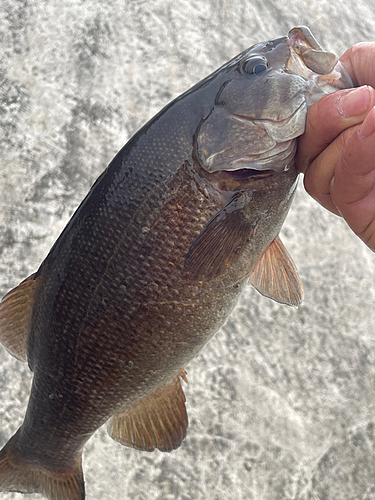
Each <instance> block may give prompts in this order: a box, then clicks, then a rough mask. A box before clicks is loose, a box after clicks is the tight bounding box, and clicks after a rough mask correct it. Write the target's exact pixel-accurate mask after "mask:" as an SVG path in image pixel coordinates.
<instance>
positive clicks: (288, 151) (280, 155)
mask: <svg viewBox="0 0 375 500" xmlns="http://www.w3.org/2000/svg"><path fill="white" fill-rule="evenodd" d="M221 70H224V71H225V72H226V78H225V80H224V81H223V83H222V85H221V87H220V89H219V91H218V93H217V95H216V98H215V105H214V106H213V107H212V109H211V110H210V112H209V114H208V115H207V116H206V117H205V119H204V120H203V121H202V122H201V124H200V127H199V130H198V133H197V141H196V145H197V148H196V151H197V157H198V159H199V161H200V164H201V165H202V167H203V168H204V169H205V170H206V171H207V172H216V171H222V170H225V171H235V170H239V169H251V170H257V171H264V170H274V171H283V170H286V169H288V168H290V166H291V163H292V160H293V158H294V156H295V153H296V147H297V142H296V139H297V137H298V136H300V135H302V134H303V132H304V130H305V123H306V114H307V110H308V108H309V107H310V106H311V105H312V104H313V103H314V102H315V101H317V100H318V99H320V98H321V97H323V96H324V95H325V94H328V93H330V92H334V91H336V90H338V89H343V88H349V87H352V86H353V82H352V80H351V78H350V76H349V74H348V73H347V71H346V69H345V68H344V66H343V65H342V64H341V62H340V61H339V60H338V57H337V56H336V55H335V54H333V53H332V52H327V51H324V50H323V49H322V48H321V46H320V45H319V44H318V42H317V41H316V40H315V38H314V37H313V35H312V33H311V32H310V30H309V29H308V28H307V27H305V26H299V27H296V28H293V29H291V30H290V32H289V34H288V36H283V37H279V38H275V39H272V40H268V41H266V42H262V43H258V44H256V45H254V46H253V47H251V48H249V49H248V50H246V51H244V52H242V53H241V54H239V55H238V56H237V57H235V58H234V59H232V60H231V61H230V62H229V63H228V64H227V65H226V66H224V67H223V68H221Z"/></svg>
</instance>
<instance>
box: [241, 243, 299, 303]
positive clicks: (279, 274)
mask: <svg viewBox="0 0 375 500" xmlns="http://www.w3.org/2000/svg"><path fill="white" fill-rule="evenodd" d="M250 283H251V284H252V285H253V286H254V287H255V288H256V289H257V290H258V292H260V293H261V294H262V295H265V296H266V297H269V298H271V299H273V300H276V302H280V303H281V304H287V305H290V306H298V305H299V304H300V303H301V302H302V300H303V286H302V282H301V278H300V277H299V274H298V270H297V268H296V265H295V264H294V262H293V260H292V258H291V256H290V255H289V252H288V250H287V249H286V248H285V247H284V245H283V243H282V241H281V240H280V238H279V237H278V236H277V237H276V238H275V239H274V240H273V242H272V243H271V244H270V246H269V247H268V248H267V250H266V251H265V252H263V254H262V256H261V258H260V259H259V260H258V263H257V265H256V266H255V269H254V271H253V273H252V274H251V276H250Z"/></svg>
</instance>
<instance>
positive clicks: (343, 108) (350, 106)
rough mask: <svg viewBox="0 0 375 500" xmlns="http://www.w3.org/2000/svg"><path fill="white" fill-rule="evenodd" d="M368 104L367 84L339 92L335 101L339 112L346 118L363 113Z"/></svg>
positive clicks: (368, 90)
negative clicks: (345, 91) (342, 92)
mask: <svg viewBox="0 0 375 500" xmlns="http://www.w3.org/2000/svg"><path fill="white" fill-rule="evenodd" d="M369 104H370V89H369V87H368V86H367V85H364V86H363V87H359V88H356V89H351V90H349V91H348V92H347V93H345V94H341V95H340V97H339V100H338V103H337V108H338V110H339V112H340V113H341V114H342V115H343V116H345V117H346V118H350V117H352V116H361V115H364V114H365V113H366V111H367V108H368V106H369Z"/></svg>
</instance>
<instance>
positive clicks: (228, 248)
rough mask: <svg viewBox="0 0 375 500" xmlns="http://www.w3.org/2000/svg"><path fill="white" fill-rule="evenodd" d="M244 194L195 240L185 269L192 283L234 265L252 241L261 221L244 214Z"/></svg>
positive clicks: (216, 217)
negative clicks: (257, 225)
mask: <svg viewBox="0 0 375 500" xmlns="http://www.w3.org/2000/svg"><path fill="white" fill-rule="evenodd" d="M244 197H245V195H242V194H241V195H237V196H235V197H234V198H233V199H232V200H231V201H230V202H229V203H228V204H227V205H226V206H225V207H224V208H222V209H221V210H220V211H219V212H218V213H217V214H216V215H215V216H214V217H213V218H212V219H211V220H210V222H209V223H208V224H207V226H206V227H205V228H204V229H203V231H202V232H201V233H200V234H199V236H198V237H197V238H196V239H195V240H194V241H193V243H192V245H191V247H190V249H189V251H188V253H187V255H186V259H185V269H186V270H188V271H189V273H190V278H191V279H193V280H203V279H207V280H209V279H212V278H216V277H218V276H220V274H222V273H223V272H224V271H225V270H226V269H228V268H229V267H231V266H233V264H235V263H236V261H237V260H238V259H239V257H240V256H241V254H242V251H243V249H244V248H245V246H246V243H247V242H248V241H249V240H250V239H251V238H252V236H253V234H254V230H255V227H256V224H257V222H258V219H256V218H255V219H254V218H253V219H252V218H247V217H246V215H245V213H244V210H243V208H244Z"/></svg>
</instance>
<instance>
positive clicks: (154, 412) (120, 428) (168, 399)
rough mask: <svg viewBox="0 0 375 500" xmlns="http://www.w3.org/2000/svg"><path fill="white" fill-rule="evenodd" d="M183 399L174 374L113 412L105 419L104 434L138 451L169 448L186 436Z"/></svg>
mask: <svg viewBox="0 0 375 500" xmlns="http://www.w3.org/2000/svg"><path fill="white" fill-rule="evenodd" d="M183 375H184V377H185V375H186V372H183ZM185 401H186V399H185V395H184V393H183V390H182V388H181V383H180V380H179V377H178V376H177V377H175V378H174V379H173V380H172V382H170V383H169V384H166V385H164V386H162V387H160V388H159V389H157V390H156V391H154V392H153V393H151V394H149V395H148V396H146V397H145V398H144V399H142V400H141V401H139V402H138V403H137V404H136V405H134V406H133V407H131V408H129V409H128V410H125V411H124V412H120V413H115V414H114V415H113V417H112V418H111V419H110V421H109V422H108V433H109V435H110V436H111V437H112V439H114V440H115V441H118V442H119V443H121V444H122V445H124V446H130V447H132V448H136V449H138V450H142V451H153V450H154V449H155V448H158V449H159V450H160V451H172V450H174V449H176V448H178V447H179V446H180V444H181V443H182V441H183V439H184V438H185V436H186V429H187V426H188V417H187V413H186V408H185Z"/></svg>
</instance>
